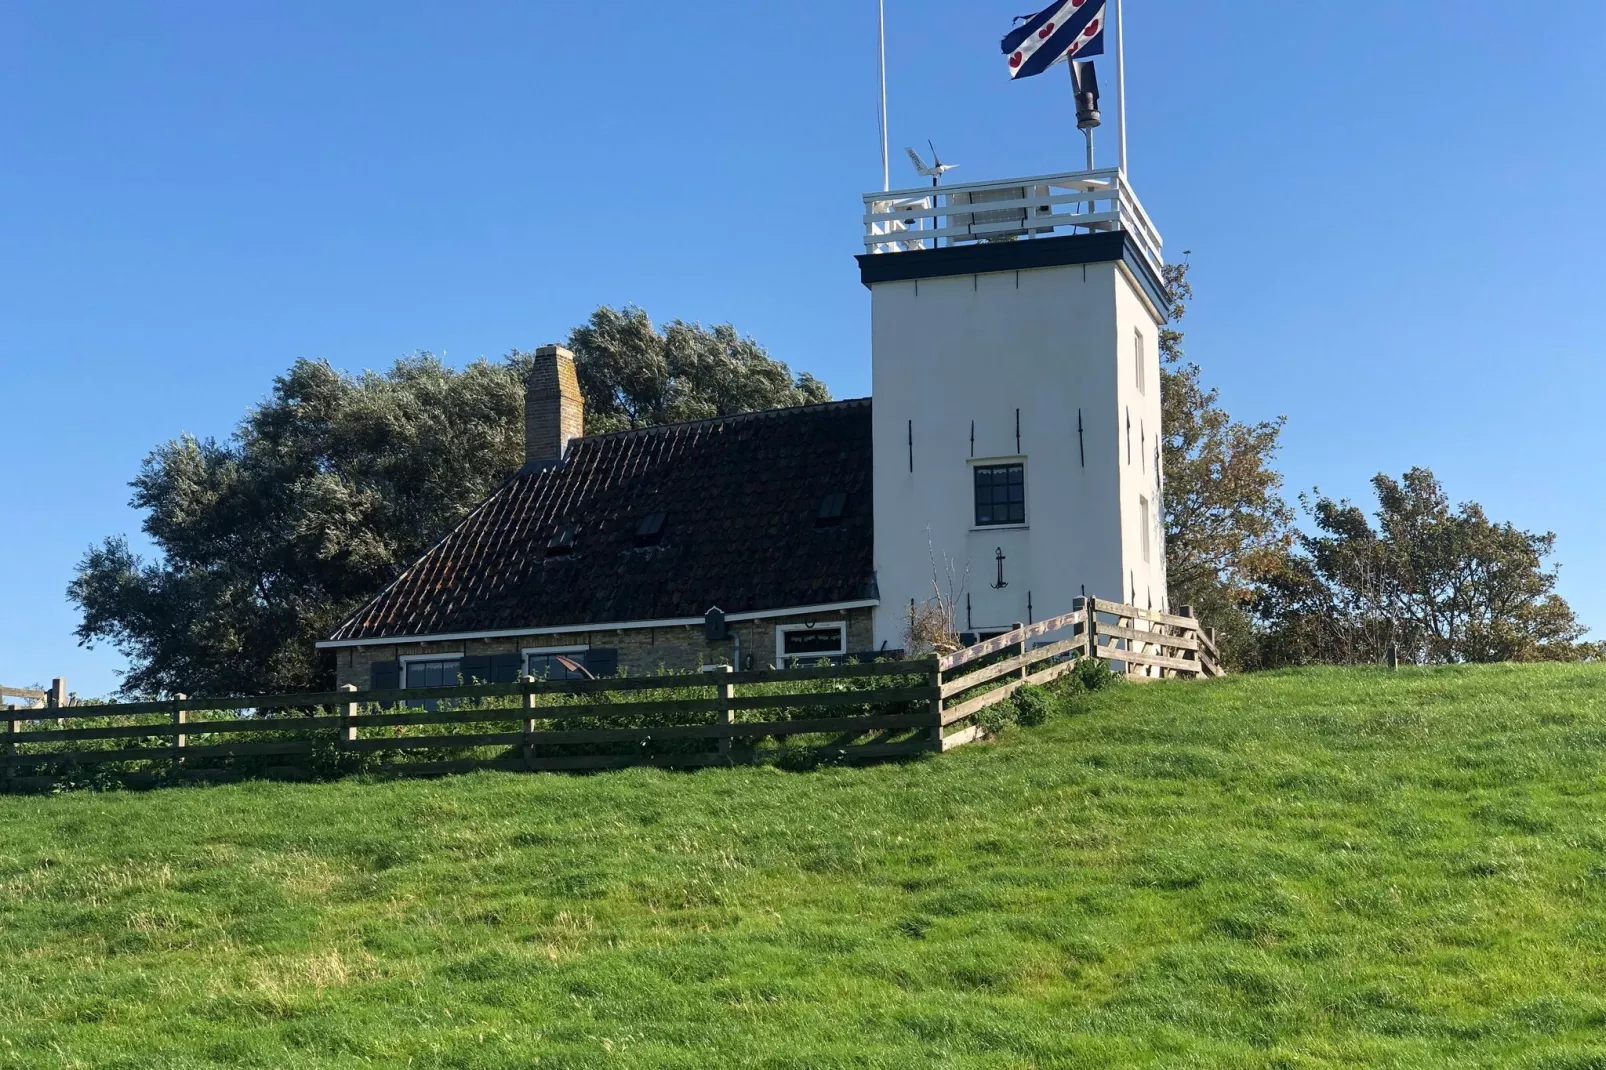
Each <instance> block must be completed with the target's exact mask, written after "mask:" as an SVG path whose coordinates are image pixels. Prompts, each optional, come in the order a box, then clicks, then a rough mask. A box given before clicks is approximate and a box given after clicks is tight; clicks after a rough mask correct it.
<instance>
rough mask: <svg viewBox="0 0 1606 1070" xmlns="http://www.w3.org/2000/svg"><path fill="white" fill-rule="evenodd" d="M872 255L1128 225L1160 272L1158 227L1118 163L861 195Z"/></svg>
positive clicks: (1161, 257)
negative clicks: (1070, 170)
mask: <svg viewBox="0 0 1606 1070" xmlns="http://www.w3.org/2000/svg"><path fill="white" fill-rule="evenodd" d="M864 208H865V211H864V226H865V236H864V248H865V251H866V252H867V253H870V254H871V255H883V254H891V253H906V252H915V251H917V250H924V249H941V248H947V247H949V246H955V245H966V244H971V243H975V242H988V241H1027V240H1031V239H1034V238H1046V237H1052V236H1061V235H1066V234H1100V233H1109V232H1111V231H1125V232H1127V233H1128V234H1130V235H1131V236H1132V239H1133V241H1134V243H1135V244H1136V245H1137V247H1138V248H1139V249H1140V250H1141V251H1142V253H1143V255H1144V257H1145V258H1146V259H1147V260H1148V261H1149V264H1150V266H1151V267H1152V268H1153V269H1154V270H1155V272H1157V273H1158V272H1159V271H1160V269H1161V267H1162V266H1163V265H1164V263H1165V247H1164V244H1163V242H1162V241H1161V238H1160V232H1159V231H1158V230H1156V229H1155V226H1154V223H1153V222H1151V221H1150V219H1149V214H1148V213H1147V212H1145V211H1144V210H1143V205H1142V203H1141V202H1140V201H1139V200H1138V198H1137V194H1135V193H1133V192H1132V187H1131V185H1130V184H1129V183H1128V182H1127V180H1126V176H1125V175H1123V174H1122V173H1121V172H1120V171H1119V170H1117V169H1113V168H1111V169H1106V170H1098V171H1072V172H1068V173H1066V174H1059V175H1039V176H1037V177H1035V178H1009V179H1000V180H998V181H996V182H974V183H969V184H966V185H948V186H935V187H926V188H924V189H920V188H917V189H905V190H891V191H888V192H884V193H866V194H865V195H864Z"/></svg>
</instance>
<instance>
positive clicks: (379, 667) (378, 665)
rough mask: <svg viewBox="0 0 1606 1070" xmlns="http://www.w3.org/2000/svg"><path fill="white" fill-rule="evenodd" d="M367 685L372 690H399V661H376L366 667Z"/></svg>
mask: <svg viewBox="0 0 1606 1070" xmlns="http://www.w3.org/2000/svg"><path fill="white" fill-rule="evenodd" d="M368 687H369V689H370V690H372V691H400V690H401V662H399V661H376V662H374V663H373V664H372V665H370V666H369V667H368Z"/></svg>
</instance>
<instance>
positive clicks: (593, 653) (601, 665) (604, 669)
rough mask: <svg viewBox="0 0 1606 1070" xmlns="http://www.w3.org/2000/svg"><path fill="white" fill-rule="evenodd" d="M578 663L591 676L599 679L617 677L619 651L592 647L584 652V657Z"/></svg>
mask: <svg viewBox="0 0 1606 1070" xmlns="http://www.w3.org/2000/svg"><path fill="white" fill-rule="evenodd" d="M580 661H581V664H583V665H584V666H585V667H586V670H587V671H588V672H590V673H591V675H592V676H595V677H598V678H601V677H604V676H618V675H619V651H617V650H605V649H602V648H600V647H592V648H591V649H590V650H587V651H586V652H585V656H584V657H583V658H581V659H580Z"/></svg>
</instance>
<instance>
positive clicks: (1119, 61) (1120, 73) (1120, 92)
mask: <svg viewBox="0 0 1606 1070" xmlns="http://www.w3.org/2000/svg"><path fill="white" fill-rule="evenodd" d="M1115 100H1116V107H1117V109H1118V110H1119V111H1120V113H1121V153H1120V169H1121V174H1122V175H1123V176H1125V174H1126V20H1125V18H1123V10H1122V3H1121V0H1115Z"/></svg>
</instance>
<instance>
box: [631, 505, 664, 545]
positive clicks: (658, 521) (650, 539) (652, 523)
mask: <svg viewBox="0 0 1606 1070" xmlns="http://www.w3.org/2000/svg"><path fill="white" fill-rule="evenodd" d="M665 519H666V517H665V514H663V513H648V514H647V515H646V516H644V517H642V518H641V524H640V526H638V527H637V528H636V545H637V546H657V545H658V544H659V543H660V542H662V541H663V537H664V520H665Z"/></svg>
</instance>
